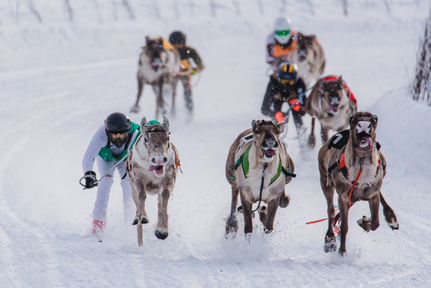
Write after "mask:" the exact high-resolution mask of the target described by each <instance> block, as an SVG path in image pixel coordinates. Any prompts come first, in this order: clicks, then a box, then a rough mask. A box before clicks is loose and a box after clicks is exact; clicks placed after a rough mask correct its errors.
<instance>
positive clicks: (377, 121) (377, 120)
mask: <svg viewBox="0 0 431 288" xmlns="http://www.w3.org/2000/svg"><path fill="white" fill-rule="evenodd" d="M373 117H374V122H375V123H376V127H377V123H379V117H377V115H373Z"/></svg>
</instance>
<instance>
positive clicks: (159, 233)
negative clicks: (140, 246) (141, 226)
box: [154, 230, 169, 240]
mask: <svg viewBox="0 0 431 288" xmlns="http://www.w3.org/2000/svg"><path fill="white" fill-rule="evenodd" d="M154 234H156V237H157V238H159V239H160V240H165V239H166V238H168V235H169V233H168V232H162V231H159V230H156V233H154Z"/></svg>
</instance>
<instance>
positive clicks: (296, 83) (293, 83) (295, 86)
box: [261, 61, 306, 135]
mask: <svg viewBox="0 0 431 288" xmlns="http://www.w3.org/2000/svg"><path fill="white" fill-rule="evenodd" d="M304 92H305V83H304V80H302V78H300V77H298V67H297V66H296V64H293V63H291V62H289V61H285V62H282V63H281V64H280V66H279V67H278V71H277V75H276V76H274V75H271V76H269V83H268V87H267V88H266V93H265V97H264V99H263V103H262V108H261V111H262V114H264V115H265V116H268V117H271V118H273V119H277V120H278V122H283V121H285V120H286V118H288V117H289V111H287V112H284V113H283V112H282V111H281V109H282V105H283V103H285V102H287V103H288V104H289V105H290V110H291V111H292V115H293V120H294V122H295V126H296V130H297V132H298V135H301V134H302V133H303V132H304V127H303V123H302V119H301V117H302V116H304V115H305V99H306V97H305V95H304Z"/></svg>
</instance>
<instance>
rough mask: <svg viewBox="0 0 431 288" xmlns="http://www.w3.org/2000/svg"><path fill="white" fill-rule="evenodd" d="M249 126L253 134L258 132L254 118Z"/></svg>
mask: <svg viewBox="0 0 431 288" xmlns="http://www.w3.org/2000/svg"><path fill="white" fill-rule="evenodd" d="M251 128H252V130H253V134H257V133H259V130H258V129H257V122H256V120H253V121H251Z"/></svg>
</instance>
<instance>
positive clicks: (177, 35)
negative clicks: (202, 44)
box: [169, 31, 186, 45]
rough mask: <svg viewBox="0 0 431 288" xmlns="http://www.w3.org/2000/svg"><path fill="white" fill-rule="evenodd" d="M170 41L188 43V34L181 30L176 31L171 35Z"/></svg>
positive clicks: (181, 43) (175, 43) (173, 43)
mask: <svg viewBox="0 0 431 288" xmlns="http://www.w3.org/2000/svg"><path fill="white" fill-rule="evenodd" d="M169 42H171V44H172V45H178V44H179V45H186V34H184V33H183V32H181V31H174V32H172V33H171V35H170V36H169Z"/></svg>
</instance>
